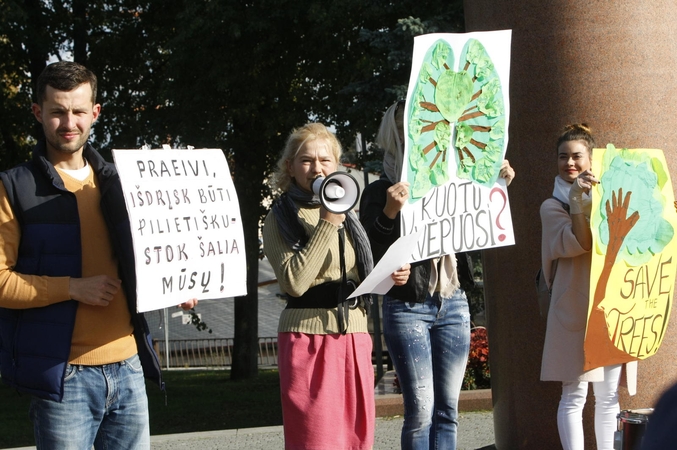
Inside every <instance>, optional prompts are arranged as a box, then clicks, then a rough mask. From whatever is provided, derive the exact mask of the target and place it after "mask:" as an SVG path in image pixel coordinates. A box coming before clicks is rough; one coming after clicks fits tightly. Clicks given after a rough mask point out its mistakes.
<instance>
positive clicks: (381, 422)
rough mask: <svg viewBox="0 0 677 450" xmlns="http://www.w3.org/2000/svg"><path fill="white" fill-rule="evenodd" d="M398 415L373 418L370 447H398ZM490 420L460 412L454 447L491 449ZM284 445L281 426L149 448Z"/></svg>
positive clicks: (192, 436)
mask: <svg viewBox="0 0 677 450" xmlns="http://www.w3.org/2000/svg"><path fill="white" fill-rule="evenodd" d="M401 428H402V417H379V418H377V419H376V436H375V442H374V450H395V449H399V448H400V430H401ZM493 443H494V421H493V416H492V413H491V411H486V412H485V411H483V412H471V413H462V414H461V417H460V419H459V436H458V446H457V448H458V450H480V449H481V450H493V449H494V446H493ZM283 448H284V437H283V433H282V427H281V426H278V427H265V428H244V429H240V430H224V431H208V432H203V433H185V434H172V435H164V436H152V437H151V449H152V450H184V449H201V450H217V449H218V450H236V449H238V450H274V449H283Z"/></svg>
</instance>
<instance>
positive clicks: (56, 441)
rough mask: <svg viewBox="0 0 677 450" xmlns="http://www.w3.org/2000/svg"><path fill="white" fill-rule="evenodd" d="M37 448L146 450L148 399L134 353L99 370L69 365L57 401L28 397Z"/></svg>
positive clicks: (148, 436) (137, 359)
mask: <svg viewBox="0 0 677 450" xmlns="http://www.w3.org/2000/svg"><path fill="white" fill-rule="evenodd" d="M30 416H31V420H32V421H33V429H34V434H35V445H36V446H37V448H38V449H39V450H43V449H49V450H51V449H55V450H56V449H59V450H90V449H91V448H92V445H93V446H94V448H96V449H97V450H98V449H107V450H118V449H119V450H131V449H134V450H136V449H149V448H150V427H149V423H148V399H147V398H146V388H145V381H144V378H143V369H142V368H141V362H140V361H139V357H138V356H137V355H134V356H132V357H131V358H129V359H127V360H125V361H121V362H119V363H114V364H106V365H103V366H74V365H70V364H68V366H67V367H66V376H65V379H64V396H63V401H62V402H61V403H59V402H55V401H52V400H44V399H40V398H37V397H33V399H32V401H31V407H30Z"/></svg>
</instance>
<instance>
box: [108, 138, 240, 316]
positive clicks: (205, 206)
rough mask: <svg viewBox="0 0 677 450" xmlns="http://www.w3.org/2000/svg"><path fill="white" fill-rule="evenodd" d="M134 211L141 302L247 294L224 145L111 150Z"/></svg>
mask: <svg viewBox="0 0 677 450" xmlns="http://www.w3.org/2000/svg"><path fill="white" fill-rule="evenodd" d="M113 158H114V160H115V165H116V166H117V170H118V173H119V174H120V180H121V182H122V189H123V192H124V196H125V203H126V204H127V211H128V212H129V219H130V224H131V229H132V237H133V240H134V257H135V261H136V276H137V297H138V299H137V304H138V306H137V309H138V311H139V312H144V311H152V310H156V309H160V308H165V307H168V306H174V305H178V304H179V303H182V302H185V301H186V300H189V299H191V298H197V299H198V300H203V299H215V298H224V297H233V296H240V295H246V293H247V288H246V279H247V274H246V260H245V259H246V256H245V248H244V234H243V232H242V220H241V214H240V207H239V203H238V199H237V195H236V192H235V187H234V185H233V181H232V179H231V176H230V171H229V169H228V163H227V161H226V158H225V156H224V154H223V152H222V151H221V150H219V149H199V150H113Z"/></svg>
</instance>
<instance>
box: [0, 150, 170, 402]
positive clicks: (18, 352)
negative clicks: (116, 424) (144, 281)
mask: <svg viewBox="0 0 677 450" xmlns="http://www.w3.org/2000/svg"><path fill="white" fill-rule="evenodd" d="M83 155H84V157H85V159H86V160H87V161H88V163H89V164H90V165H91V167H92V170H93V171H94V172H95V174H96V176H97V179H98V181H99V185H100V191H101V211H102V213H103V216H104V219H105V221H106V225H107V226H108V230H109V234H110V237H111V242H112V244H113V251H114V252H115V255H116V256H117V258H118V261H119V267H118V270H119V275H120V278H121V279H122V287H123V289H124V290H125V295H126V296H127V302H128V306H129V311H130V313H131V316H132V324H133V326H134V337H135V338H136V344H137V348H138V353H139V358H140V359H141V363H142V365H143V368H144V374H145V376H146V377H148V378H151V379H153V380H154V381H155V382H157V383H158V384H161V379H160V366H159V362H158V358H157V355H156V354H155V352H154V350H153V347H152V342H151V339H150V334H149V332H148V325H147V324H146V321H145V319H144V317H143V315H142V314H138V313H137V312H136V277H135V266H134V254H133V247H132V235H131V229H130V227H129V216H128V215H127V210H126V207H125V203H124V198H123V193H122V186H121V185H120V179H119V177H118V174H117V171H116V170H115V166H114V165H113V164H110V163H107V162H106V161H105V160H104V159H103V158H102V157H101V156H100V155H99V154H98V153H97V152H96V151H95V150H94V149H93V148H92V147H91V146H90V145H89V144H87V145H86V146H85V150H84V154H83ZM0 179H1V180H2V183H3V184H4V186H5V190H6V191H7V196H8V199H9V202H10V204H11V206H12V211H13V212H14V214H15V216H16V217H17V219H18V221H19V224H20V227H21V241H20V243H19V255H18V258H17V262H16V266H15V267H14V271H15V272H17V273H21V274H26V275H46V276H54V277H58V276H70V277H80V276H81V275H82V249H81V241H80V219H79V214H78V205H77V201H76V199H75V195H74V194H73V193H72V192H69V191H67V190H66V188H65V186H64V184H63V181H62V180H61V177H59V175H58V173H57V172H56V170H55V169H54V166H53V165H52V164H51V163H50V162H49V161H48V160H47V158H46V152H45V143H44V142H40V143H39V144H38V145H37V146H36V147H35V149H34V150H33V158H32V160H31V161H29V162H27V163H24V164H21V165H19V166H17V167H14V168H12V169H10V170H8V171H6V172H2V173H0ZM77 307H78V302H77V301H75V300H69V301H65V302H60V303H56V304H53V305H50V306H46V307H41V308H31V309H23V310H14V309H6V308H0V373H1V375H2V381H3V382H5V383H8V384H9V385H10V386H13V387H15V388H16V389H18V390H19V391H22V392H27V393H29V394H32V395H36V396H38V397H41V398H47V399H51V400H55V401H61V399H62V397H63V378H64V373H65V370H66V364H67V363H68V358H69V355H70V348H71V338H72V335H73V327H74V324H75V314H76V311H77Z"/></svg>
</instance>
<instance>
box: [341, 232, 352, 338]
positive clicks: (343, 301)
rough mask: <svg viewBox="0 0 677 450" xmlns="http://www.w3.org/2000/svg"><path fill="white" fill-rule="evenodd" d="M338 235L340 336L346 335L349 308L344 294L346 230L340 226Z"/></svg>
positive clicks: (346, 278)
mask: <svg viewBox="0 0 677 450" xmlns="http://www.w3.org/2000/svg"><path fill="white" fill-rule="evenodd" d="M338 234H339V262H340V265H341V286H340V287H339V302H338V322H339V331H340V332H341V334H346V332H347V331H348V315H349V312H350V306H349V305H348V303H349V302H348V301H347V300H346V297H347V296H348V292H345V290H346V289H348V276H347V274H346V260H345V255H344V253H345V249H346V230H345V228H344V227H343V225H341V227H340V228H339V230H338Z"/></svg>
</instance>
